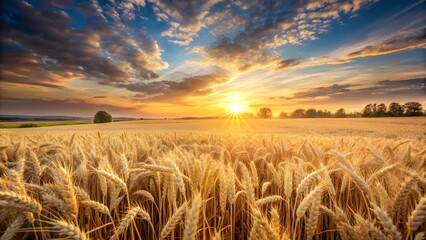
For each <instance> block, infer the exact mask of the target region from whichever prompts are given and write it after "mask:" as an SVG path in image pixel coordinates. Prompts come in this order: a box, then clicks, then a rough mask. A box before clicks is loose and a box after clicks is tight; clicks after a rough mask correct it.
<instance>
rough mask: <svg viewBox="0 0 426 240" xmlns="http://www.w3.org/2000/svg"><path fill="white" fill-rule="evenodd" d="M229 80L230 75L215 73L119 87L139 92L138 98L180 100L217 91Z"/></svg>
mask: <svg viewBox="0 0 426 240" xmlns="http://www.w3.org/2000/svg"><path fill="white" fill-rule="evenodd" d="M228 81H229V76H228V75H226V74H221V73H213V74H206V75H199V76H192V77H187V78H184V79H182V80H180V81H167V80H166V81H154V82H138V83H132V84H122V85H120V86H119V87H122V88H125V89H127V90H129V91H132V92H138V93H139V94H138V95H136V98H135V99H136V100H137V99H139V100H140V99H144V100H148V101H170V102H173V101H180V100H182V99H183V98H185V97H188V96H204V95H208V94H211V93H213V92H214V91H215V87H217V86H220V85H223V84H225V83H227V82H228Z"/></svg>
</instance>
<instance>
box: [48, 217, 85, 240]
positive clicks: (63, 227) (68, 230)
mask: <svg viewBox="0 0 426 240" xmlns="http://www.w3.org/2000/svg"><path fill="white" fill-rule="evenodd" d="M51 225H52V226H53V229H54V230H58V231H59V232H58V235H59V236H62V237H64V238H65V239H74V240H85V239H88V238H87V236H86V234H85V233H84V232H82V231H81V230H80V228H79V227H77V226H75V225H74V224H72V223H69V222H65V221H61V220H59V221H55V222H52V223H51Z"/></svg>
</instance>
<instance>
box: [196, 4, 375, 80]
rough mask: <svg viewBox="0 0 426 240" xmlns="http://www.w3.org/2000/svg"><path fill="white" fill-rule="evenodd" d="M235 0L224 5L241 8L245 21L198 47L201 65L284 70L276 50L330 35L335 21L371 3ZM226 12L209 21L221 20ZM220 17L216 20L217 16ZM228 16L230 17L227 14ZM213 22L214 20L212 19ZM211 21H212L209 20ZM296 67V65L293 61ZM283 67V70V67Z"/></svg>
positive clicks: (238, 69) (234, 70)
mask: <svg viewBox="0 0 426 240" xmlns="http://www.w3.org/2000/svg"><path fill="white" fill-rule="evenodd" d="M255 2H256V1H234V2H232V3H229V4H227V5H225V4H223V3H222V5H225V6H228V7H229V8H230V9H232V8H231V7H232V6H238V7H240V8H241V10H243V11H244V13H243V14H239V15H238V16H239V17H240V18H242V19H243V20H244V24H243V25H242V26H240V25H238V27H237V28H236V29H237V30H238V31H236V32H235V33H234V34H228V36H222V37H220V38H218V39H217V40H216V41H215V42H213V43H212V44H211V45H210V46H207V47H206V46H196V47H194V48H192V49H193V52H197V53H199V54H200V55H201V59H200V60H199V61H198V62H199V63H202V64H206V65H211V66H217V67H219V68H222V69H226V70H230V71H232V72H244V71H248V70H252V69H258V68H266V67H270V66H277V68H276V69H284V68H286V67H288V66H287V65H286V63H287V64H290V62H285V60H284V62H282V60H281V59H280V58H279V56H280V55H281V54H280V52H278V51H276V50H274V49H276V48H278V47H280V46H282V45H286V44H302V43H303V42H304V41H308V40H316V39H317V38H318V35H319V34H323V33H325V32H327V29H328V27H329V26H330V23H331V21H332V20H333V19H339V18H340V15H341V14H354V13H355V11H356V10H358V9H359V8H360V7H361V6H363V5H366V4H367V3H368V2H369V3H370V4H371V3H373V2H374V1H358V2H357V3H356V4H357V5H356V6H355V3H354V2H353V1H328V0H327V1H325V0H318V1H295V2H293V3H289V2H286V1H260V2H259V1H257V5H256V8H254V7H253V6H254V5H253V4H255ZM225 12H227V10H223V11H221V12H216V13H214V14H213V15H208V17H207V19H216V18H217V19H220V18H221V17H222V16H221V14H222V13H225ZM216 15H217V17H216ZM227 15H228V16H229V15H230V14H227ZM211 21H212V22H214V20H211ZM207 22H209V21H207ZM346 62H349V61H348V60H340V59H329V60H327V62H326V64H333V63H334V64H341V63H346ZM293 64H294V65H293V66H296V62H293ZM281 65H282V67H280V66H281Z"/></svg>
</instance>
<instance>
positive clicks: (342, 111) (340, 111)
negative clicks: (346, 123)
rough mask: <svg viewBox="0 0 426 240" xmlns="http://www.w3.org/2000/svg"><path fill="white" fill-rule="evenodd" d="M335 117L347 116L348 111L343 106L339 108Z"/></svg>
mask: <svg viewBox="0 0 426 240" xmlns="http://www.w3.org/2000/svg"><path fill="white" fill-rule="evenodd" d="M334 116H335V117H337V118H345V117H346V111H345V109H343V108H340V109H339V110H337V111H336V113H335V114H334Z"/></svg>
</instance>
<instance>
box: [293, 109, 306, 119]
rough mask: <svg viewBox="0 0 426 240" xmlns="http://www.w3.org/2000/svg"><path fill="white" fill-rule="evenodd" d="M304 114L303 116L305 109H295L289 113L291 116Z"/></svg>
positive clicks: (299, 116) (295, 116)
mask: <svg viewBox="0 0 426 240" xmlns="http://www.w3.org/2000/svg"><path fill="white" fill-rule="evenodd" d="M304 116H305V109H296V110H294V111H293V112H292V113H291V115H290V117H291V118H302V117H304Z"/></svg>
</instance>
